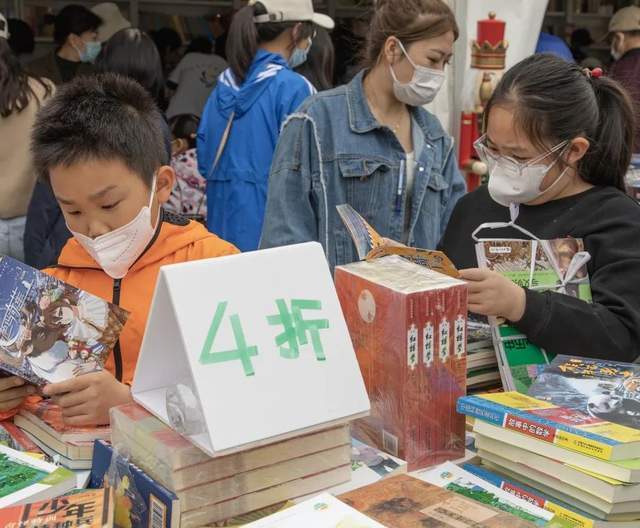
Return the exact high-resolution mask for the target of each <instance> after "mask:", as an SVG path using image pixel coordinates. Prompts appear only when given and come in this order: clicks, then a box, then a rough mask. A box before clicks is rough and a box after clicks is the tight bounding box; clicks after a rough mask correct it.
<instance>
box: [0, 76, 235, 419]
mask: <svg viewBox="0 0 640 528" xmlns="http://www.w3.org/2000/svg"><path fill="white" fill-rule="evenodd" d="M165 130H166V125H165V123H163V117H162V115H161V113H160V111H159V110H158V109H157V107H156V105H155V104H154V102H153V100H152V99H151V97H150V96H149V95H148V94H147V93H146V92H145V90H144V89H143V88H142V87H141V86H140V85H138V84H137V83H136V82H134V81H132V80H129V79H126V78H124V77H120V76H116V75H103V76H98V77H84V78H79V79H77V80H75V81H74V82H72V83H71V84H68V85H66V86H64V87H62V88H61V89H60V90H59V91H58V93H57V94H56V95H55V97H54V98H52V99H51V101H50V102H48V103H47V105H46V106H45V107H44V108H43V109H42V110H41V112H40V114H39V116H38V119H37V121H36V124H35V127H34V131H33V141H32V143H33V154H34V161H35V166H36V169H37V171H38V173H39V175H40V177H41V178H43V179H44V180H45V181H47V182H49V183H50V184H51V187H52V189H53V192H54V194H55V196H56V199H57V200H58V202H59V204H60V207H61V209H62V214H63V215H64V218H65V221H66V223H67V226H68V227H69V230H70V231H71V232H72V233H73V235H74V236H73V238H71V239H70V240H69V242H68V243H67V245H66V246H65V247H64V249H63V250H62V253H61V255H60V258H59V260H58V265H57V267H55V268H52V269H50V270H45V271H47V272H48V273H50V274H51V275H53V276H55V277H57V278H59V279H61V280H63V281H65V282H67V283H69V284H72V285H73V286H76V287H78V288H81V289H83V290H86V291H88V292H90V293H93V294H95V295H97V296H99V297H102V298H103V299H106V300H108V301H111V302H113V303H114V304H117V305H120V306H121V307H122V308H124V309H125V310H128V311H129V312H130V313H131V314H130V316H129V319H128V321H127V323H126V325H125V327H124V330H123V332H122V334H121V336H120V340H119V342H118V343H117V344H116V346H115V347H114V350H113V351H112V353H111V355H110V357H109V359H108V361H107V364H106V369H105V370H104V371H102V372H98V373H92V374H86V375H83V376H79V377H77V378H74V379H72V380H69V381H65V382H62V383H56V384H52V385H47V386H46V387H45V388H44V391H43V393H44V394H45V395H46V396H50V397H52V398H53V401H54V402H55V403H57V404H58V405H60V406H61V407H62V412H63V417H64V420H65V422H66V423H67V424H68V425H73V426H81V425H93V424H104V423H109V409H110V408H111V407H113V406H116V405H120V404H123V403H126V402H129V401H131V392H130V385H131V382H132V380H133V375H134V372H135V368H136V363H137V360H138V354H139V351H140V346H141V344H142V336H143V333H144V330H145V326H146V322H147V316H148V313H149V308H150V304H151V299H152V296H153V292H154V288H155V284H156V278H157V276H158V272H159V270H160V267H161V266H163V265H165V264H175V263H177V262H186V261H191V260H198V259H204V258H212V257H219V256H223V255H231V254H234V253H237V252H238V250H237V249H236V248H235V247H234V246H233V245H231V244H229V243H227V242H225V241H223V240H221V239H219V238H218V237H216V236H215V235H213V234H211V233H209V232H208V231H207V230H206V229H205V228H204V227H203V226H202V225H201V224H199V223H196V222H189V221H187V220H185V219H183V218H181V217H177V216H174V215H171V214H168V213H165V212H163V211H162V204H163V203H165V202H166V201H167V200H168V199H169V196H170V195H171V190H172V189H173V185H174V181H175V174H174V172H173V169H172V168H171V167H170V166H169V153H168V152H167V146H166V138H165V132H164V131H165ZM32 392H33V388H30V387H28V386H24V385H22V386H20V380H18V379H17V378H6V379H0V409H3V410H6V409H7V408H8V407H9V406H15V405H16V404H19V403H20V402H21V401H22V399H23V398H24V397H25V396H26V395H28V394H29V393H32Z"/></svg>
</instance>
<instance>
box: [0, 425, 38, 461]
mask: <svg viewBox="0 0 640 528" xmlns="http://www.w3.org/2000/svg"><path fill="white" fill-rule="evenodd" d="M0 444H2V445H4V446H7V447H10V448H11V449H15V450H16V451H25V452H28V453H31V454H32V455H44V453H42V451H41V450H40V448H39V447H38V446H37V445H36V444H35V443H34V442H33V440H31V439H30V438H29V437H28V436H27V435H26V434H25V433H24V431H22V430H21V429H20V428H18V427H16V425H15V424H14V423H13V422H10V421H5V422H0Z"/></svg>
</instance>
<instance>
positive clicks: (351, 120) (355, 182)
mask: <svg viewBox="0 0 640 528" xmlns="http://www.w3.org/2000/svg"><path fill="white" fill-rule="evenodd" d="M457 37H458V25H457V23H456V20H455V17H454V14H453V12H452V11H451V9H450V8H449V7H448V5H447V4H446V3H445V2H444V0H377V2H376V9H375V13H374V15H373V18H372V20H371V23H370V25H369V31H368V33H367V43H366V47H365V51H364V57H365V61H364V64H363V69H362V70H361V71H360V73H358V74H357V75H356V76H355V77H354V78H353V80H352V81H351V82H350V83H349V84H348V85H346V86H341V87H339V88H336V89H334V90H329V91H326V92H321V93H320V94H318V95H316V96H314V97H312V98H310V99H308V100H307V101H306V102H305V103H304V104H303V105H302V107H301V108H300V109H298V111H297V112H296V113H295V114H294V115H293V116H291V118H290V119H289V120H288V121H287V123H286V124H285V126H284V127H283V130H282V133H281V136H280V141H279V143H278V148H277V149H276V154H275V156H274V161H273V166H272V168H271V176H270V180H269V196H268V199H267V209H266V214H265V221H264V229H263V232H262V239H261V243H260V245H261V247H264V248H268V247H275V246H284V245H289V244H296V243H301V242H307V241H311V240H314V241H319V242H320V243H321V244H322V245H323V247H324V250H325V254H326V256H327V260H328V261H329V264H330V265H331V267H332V268H333V267H334V266H337V265H342V264H346V263H350V262H354V261H356V260H358V255H357V253H356V248H355V246H354V244H353V242H352V240H351V237H350V235H349V233H348V231H347V229H346V228H345V226H344V224H343V222H342V220H341V218H340V215H339V214H338V212H337V210H336V206H338V205H342V204H349V205H351V206H352V207H353V209H355V210H356V211H357V212H358V213H360V214H361V215H362V216H363V217H365V219H366V220H367V221H368V222H369V224H370V225H371V226H372V227H373V228H374V229H375V230H376V231H377V232H378V233H380V235H381V236H383V237H386V238H389V239H392V240H395V241H398V242H402V243H403V244H406V245H408V246H414V247H421V248H425V249H433V248H435V247H436V245H437V244H438V241H439V239H440V237H441V236H442V234H443V233H444V229H445V227H446V225H447V222H448V221H449V217H450V215H451V212H452V210H453V207H454V205H455V204H456V202H457V201H458V199H459V198H460V197H461V196H462V195H463V194H464V193H465V190H466V188H465V182H464V178H463V177H462V175H461V174H460V171H459V170H458V163H457V161H456V155H455V149H454V145H453V140H452V139H451V137H450V136H449V135H448V134H447V133H446V132H445V131H444V130H443V128H442V125H441V124H440V122H439V121H438V119H437V118H436V117H435V116H434V115H433V114H431V113H429V112H428V111H427V110H425V109H424V108H423V106H424V105H426V104H428V103H430V102H431V101H433V99H434V98H435V97H436V95H437V93H438V91H439V90H440V88H441V87H442V85H443V83H444V79H445V72H444V70H445V68H446V65H447V64H449V62H450V60H451V56H452V54H453V46H454V42H455V40H456V38H457Z"/></svg>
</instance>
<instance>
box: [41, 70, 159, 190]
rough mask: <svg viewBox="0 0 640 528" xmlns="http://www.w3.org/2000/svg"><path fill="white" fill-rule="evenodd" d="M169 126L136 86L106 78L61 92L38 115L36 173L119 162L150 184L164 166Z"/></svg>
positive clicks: (68, 86) (113, 76) (79, 81)
mask: <svg viewBox="0 0 640 528" xmlns="http://www.w3.org/2000/svg"><path fill="white" fill-rule="evenodd" d="M167 133H168V126H167V124H166V122H165V121H164V118H163V117H162V114H161V113H160V110H159V109H158V107H157V106H156V104H155V102H154V100H153V98H152V97H151V95H149V93H148V92H147V91H146V90H145V89H144V88H143V87H142V86H140V84H138V83H137V82H136V81H134V80H132V79H129V78H127V77H123V76H121V75H116V74H113V73H107V74H102V75H95V76H88V77H78V78H76V79H74V80H73V81H72V82H70V83H68V84H66V85H64V86H62V87H60V89H59V90H58V92H57V93H56V94H55V95H54V96H53V97H52V98H51V99H50V100H49V101H48V102H47V104H46V105H45V106H44V107H43V108H42V110H41V111H40V112H39V113H38V117H37V119H36V122H35V125H34V127H33V133H32V142H31V148H32V152H33V158H34V164H35V168H36V171H37V174H38V175H39V177H40V178H41V179H43V180H44V181H46V182H48V181H49V171H50V170H51V169H52V168H54V167H59V166H67V167H68V166H71V165H73V164H76V163H81V162H83V161H88V160H104V161H109V160H120V161H121V162H123V163H124V164H125V165H126V166H127V167H128V168H129V169H130V170H131V171H133V172H135V173H136V174H138V175H139V176H140V177H141V178H142V180H143V181H144V182H145V183H146V184H147V185H149V186H150V185H151V182H152V180H153V175H154V173H155V172H156V171H157V170H158V168H159V167H161V166H162V165H168V163H169V153H168V152H167V146H166V140H167V137H166V136H167Z"/></svg>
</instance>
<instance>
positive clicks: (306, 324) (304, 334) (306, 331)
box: [267, 299, 329, 361]
mask: <svg viewBox="0 0 640 528" xmlns="http://www.w3.org/2000/svg"><path fill="white" fill-rule="evenodd" d="M276 306H277V307H278V315H269V316H267V321H268V323H269V324H270V325H271V326H280V325H282V326H283V327H284V331H283V332H282V333H281V334H279V335H278V336H277V337H276V345H278V347H279V348H280V355H281V356H282V357H283V358H286V359H296V358H298V357H299V356H300V346H301V345H307V344H309V338H311V344H312V346H313V351H314V352H315V354H316V359H317V360H318V361H325V360H326V359H327V358H326V356H325V355H324V348H323V347H322V341H321V340H320V330H324V329H327V328H329V321H328V320H327V319H315V320H310V321H305V319H304V317H303V315H302V310H322V303H321V302H320V301H313V300H304V299H293V300H292V301H291V310H289V308H288V307H287V303H286V302H285V301H284V299H277V300H276ZM285 345H286V346H285Z"/></svg>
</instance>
